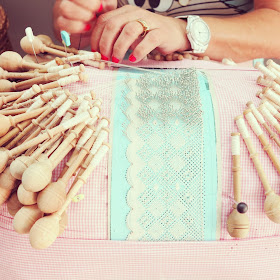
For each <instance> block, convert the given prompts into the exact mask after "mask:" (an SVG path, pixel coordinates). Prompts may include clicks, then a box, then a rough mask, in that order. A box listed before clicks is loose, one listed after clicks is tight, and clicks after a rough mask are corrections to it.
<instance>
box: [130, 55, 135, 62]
mask: <svg viewBox="0 0 280 280" xmlns="http://www.w3.org/2000/svg"><path fill="white" fill-rule="evenodd" d="M129 61H131V62H135V61H136V57H135V56H134V55H133V54H132V55H130V56H129Z"/></svg>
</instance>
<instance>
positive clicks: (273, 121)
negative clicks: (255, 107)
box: [259, 105, 278, 126]
mask: <svg viewBox="0 0 280 280" xmlns="http://www.w3.org/2000/svg"><path fill="white" fill-rule="evenodd" d="M259 110H260V111H261V113H262V114H263V115H264V117H265V118H266V119H267V120H268V122H269V123H270V124H272V125H273V126H274V125H277V123H278V122H277V120H276V119H275V118H274V117H273V116H272V114H271V113H270V112H269V111H268V109H267V108H266V107H265V106H264V105H261V106H260V107H259Z"/></svg>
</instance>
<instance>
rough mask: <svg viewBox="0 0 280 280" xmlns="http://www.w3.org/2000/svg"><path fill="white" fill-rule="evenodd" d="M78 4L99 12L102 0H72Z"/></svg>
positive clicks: (93, 11) (92, 11)
mask: <svg viewBox="0 0 280 280" xmlns="http://www.w3.org/2000/svg"><path fill="white" fill-rule="evenodd" d="M70 1H72V2H73V3H75V4H77V5H78V6H80V7H82V8H84V9H87V10H89V11H90V12H91V13H97V12H98V10H99V9H100V7H102V6H101V1H100V0H70Z"/></svg>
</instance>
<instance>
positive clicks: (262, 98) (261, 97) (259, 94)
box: [256, 91, 280, 111]
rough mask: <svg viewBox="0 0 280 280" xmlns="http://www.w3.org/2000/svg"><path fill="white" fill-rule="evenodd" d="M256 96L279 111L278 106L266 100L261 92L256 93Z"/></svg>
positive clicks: (279, 107)
mask: <svg viewBox="0 0 280 280" xmlns="http://www.w3.org/2000/svg"><path fill="white" fill-rule="evenodd" d="M256 96H257V97H259V98H260V99H261V100H263V101H265V100H267V101H268V102H269V103H270V104H271V105H272V106H273V107H274V108H275V109H276V110H277V111H280V106H278V105H277V104H275V103H274V102H273V101H271V100H270V99H268V98H266V97H265V96H264V95H263V93H262V92H261V91H259V92H257V94H256Z"/></svg>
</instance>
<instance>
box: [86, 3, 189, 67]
mask: <svg viewBox="0 0 280 280" xmlns="http://www.w3.org/2000/svg"><path fill="white" fill-rule="evenodd" d="M138 19H141V20H143V21H145V22H146V24H147V25H148V26H149V28H150V30H149V31H148V33H147V34H146V36H145V37H141V34H142V33H143V26H142V24H141V23H139V22H138V21H137V20H138ZM186 25H187V23H186V21H184V20H181V19H177V18H171V17H165V16H161V15H157V14H154V13H152V12H149V11H146V10H144V9H141V8H138V7H135V6H124V7H122V8H119V9H116V10H114V11H110V12H108V13H105V14H102V15H100V16H99V17H98V19H97V21H96V23H95V26H94V28H93V32H92V37H91V47H92V49H93V50H94V51H100V53H101V54H102V58H103V59H105V60H108V58H110V57H112V61H113V62H119V61H121V60H122V59H123V58H124V56H125V54H126V52H127V50H128V49H129V48H130V47H132V49H133V52H132V54H131V55H130V57H129V60H130V61H131V62H138V61H140V60H142V59H143V58H144V57H145V56H146V55H147V54H148V53H150V52H151V51H152V50H154V49H155V48H157V50H159V51H160V52H161V53H162V54H168V53H171V52H174V51H183V50H188V49H189V48H190V43H189V41H188V39H187V36H186Z"/></svg>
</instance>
